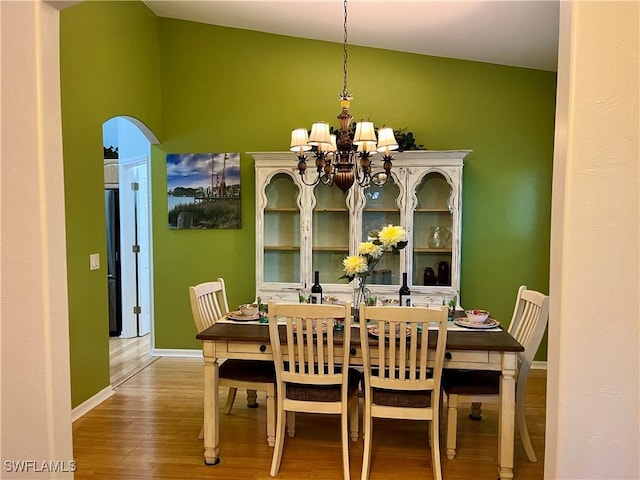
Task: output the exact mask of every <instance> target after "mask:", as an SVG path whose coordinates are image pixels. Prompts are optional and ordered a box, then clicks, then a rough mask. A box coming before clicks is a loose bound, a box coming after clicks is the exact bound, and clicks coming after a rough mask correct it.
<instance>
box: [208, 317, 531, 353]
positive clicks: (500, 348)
mask: <svg viewBox="0 0 640 480" xmlns="http://www.w3.org/2000/svg"><path fill="white" fill-rule="evenodd" d="M278 328H280V329H284V326H282V325H281V326H279V327H278ZM351 328H352V331H351V345H354V346H358V345H359V344H360V332H359V326H352V327H351ZM281 334H284V331H283V333H281ZM334 335H335V341H336V342H339V341H340V337H342V332H334ZM437 335H438V332H437V331H436V330H430V331H429V345H430V346H431V345H432V346H434V347H435V344H436V340H437ZM196 338H197V339H198V340H203V341H207V340H209V341H211V340H221V341H235V342H249V343H263V344H269V343H270V340H269V325H268V324H262V325H246V324H244V325H243V324H242V323H238V324H233V323H217V324H214V325H212V326H211V327H209V328H207V329H206V330H203V331H202V332H200V333H199V334H198V335H196ZM369 343H370V344H372V345H374V344H377V343H378V341H377V340H376V339H374V338H371V337H370V339H369ZM447 348H448V349H451V350H484V351H494V352H522V351H524V347H523V346H522V345H520V344H519V343H518V342H517V341H516V339H515V338H513V337H512V336H511V335H510V334H509V333H508V332H507V331H506V330H492V331H481V330H477V331H476V330H474V331H468V332H466V331H465V332H461V331H450V332H448V333H447Z"/></svg>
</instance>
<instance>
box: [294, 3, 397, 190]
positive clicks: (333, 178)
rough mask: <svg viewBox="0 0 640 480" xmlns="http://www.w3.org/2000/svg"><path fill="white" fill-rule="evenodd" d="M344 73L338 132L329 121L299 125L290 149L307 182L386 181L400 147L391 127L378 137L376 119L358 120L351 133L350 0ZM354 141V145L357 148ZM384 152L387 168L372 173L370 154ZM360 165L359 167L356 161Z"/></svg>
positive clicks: (340, 185) (345, 186)
mask: <svg viewBox="0 0 640 480" xmlns="http://www.w3.org/2000/svg"><path fill="white" fill-rule="evenodd" d="M342 50H343V74H344V83H343V87H342V93H340V95H339V96H338V99H339V100H340V109H341V111H340V114H339V115H338V116H337V119H338V121H339V123H340V131H339V132H338V135H333V134H331V131H330V128H329V124H327V123H325V122H316V123H314V124H313V125H312V126H311V133H310V134H309V133H308V131H307V129H306V128H296V129H295V130H293V131H292V132H291V146H290V150H291V151H292V152H296V153H297V156H298V173H299V174H300V178H301V179H302V182H303V183H304V184H305V185H310V186H312V185H316V184H318V183H319V182H322V183H323V184H325V185H327V186H329V187H331V186H333V185H334V184H335V185H337V186H338V188H340V190H342V191H343V192H347V190H349V189H350V188H351V186H352V185H353V184H354V183H357V184H358V185H360V186H361V187H368V186H369V185H370V184H371V183H373V184H374V185H378V186H380V185H384V184H385V183H386V181H387V178H389V172H390V171H391V166H392V160H393V156H392V155H391V151H392V150H396V149H397V148H398V143H397V142H396V139H395V135H394V133H393V129H392V128H388V127H387V128H380V129H378V136H377V138H376V133H375V128H374V125H373V122H365V121H361V122H358V123H356V128H355V133H354V136H353V139H352V138H351V136H350V135H349V126H350V125H351V120H352V119H353V117H352V116H351V114H350V113H349V106H350V105H351V100H352V98H353V97H352V96H351V94H350V93H349V91H348V89H347V60H348V55H347V0H344V42H343V49H342ZM354 145H355V149H354ZM309 150H313V155H314V158H315V167H316V177H315V179H313V180H312V181H307V179H306V171H307V155H306V154H305V152H308V151H309ZM378 152H380V153H382V154H383V156H382V162H383V164H382V168H383V170H384V171H382V172H378V173H376V174H374V175H372V169H371V167H372V164H371V156H372V155H374V154H376V153H378ZM358 164H359V166H360V169H358V167H357V166H356V165H358Z"/></svg>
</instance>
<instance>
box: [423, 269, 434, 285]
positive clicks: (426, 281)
mask: <svg viewBox="0 0 640 480" xmlns="http://www.w3.org/2000/svg"><path fill="white" fill-rule="evenodd" d="M435 284H436V273H435V272H434V271H433V268H431V267H427V268H425V269H424V278H423V285H435Z"/></svg>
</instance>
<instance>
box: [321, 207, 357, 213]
mask: <svg viewBox="0 0 640 480" xmlns="http://www.w3.org/2000/svg"><path fill="white" fill-rule="evenodd" d="M313 213H349V210H347V209H346V208H315V209H314V210H313Z"/></svg>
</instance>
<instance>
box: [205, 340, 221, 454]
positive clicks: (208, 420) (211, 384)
mask: <svg viewBox="0 0 640 480" xmlns="http://www.w3.org/2000/svg"><path fill="white" fill-rule="evenodd" d="M202 352H203V356H204V368H203V370H204V463H206V464H207V465H216V464H218V463H219V462H220V458H219V457H218V454H219V453H220V436H219V434H218V433H219V425H220V419H219V418H218V359H217V358H216V348H215V343H214V342H213V341H207V340H205V341H203V343H202Z"/></svg>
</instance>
